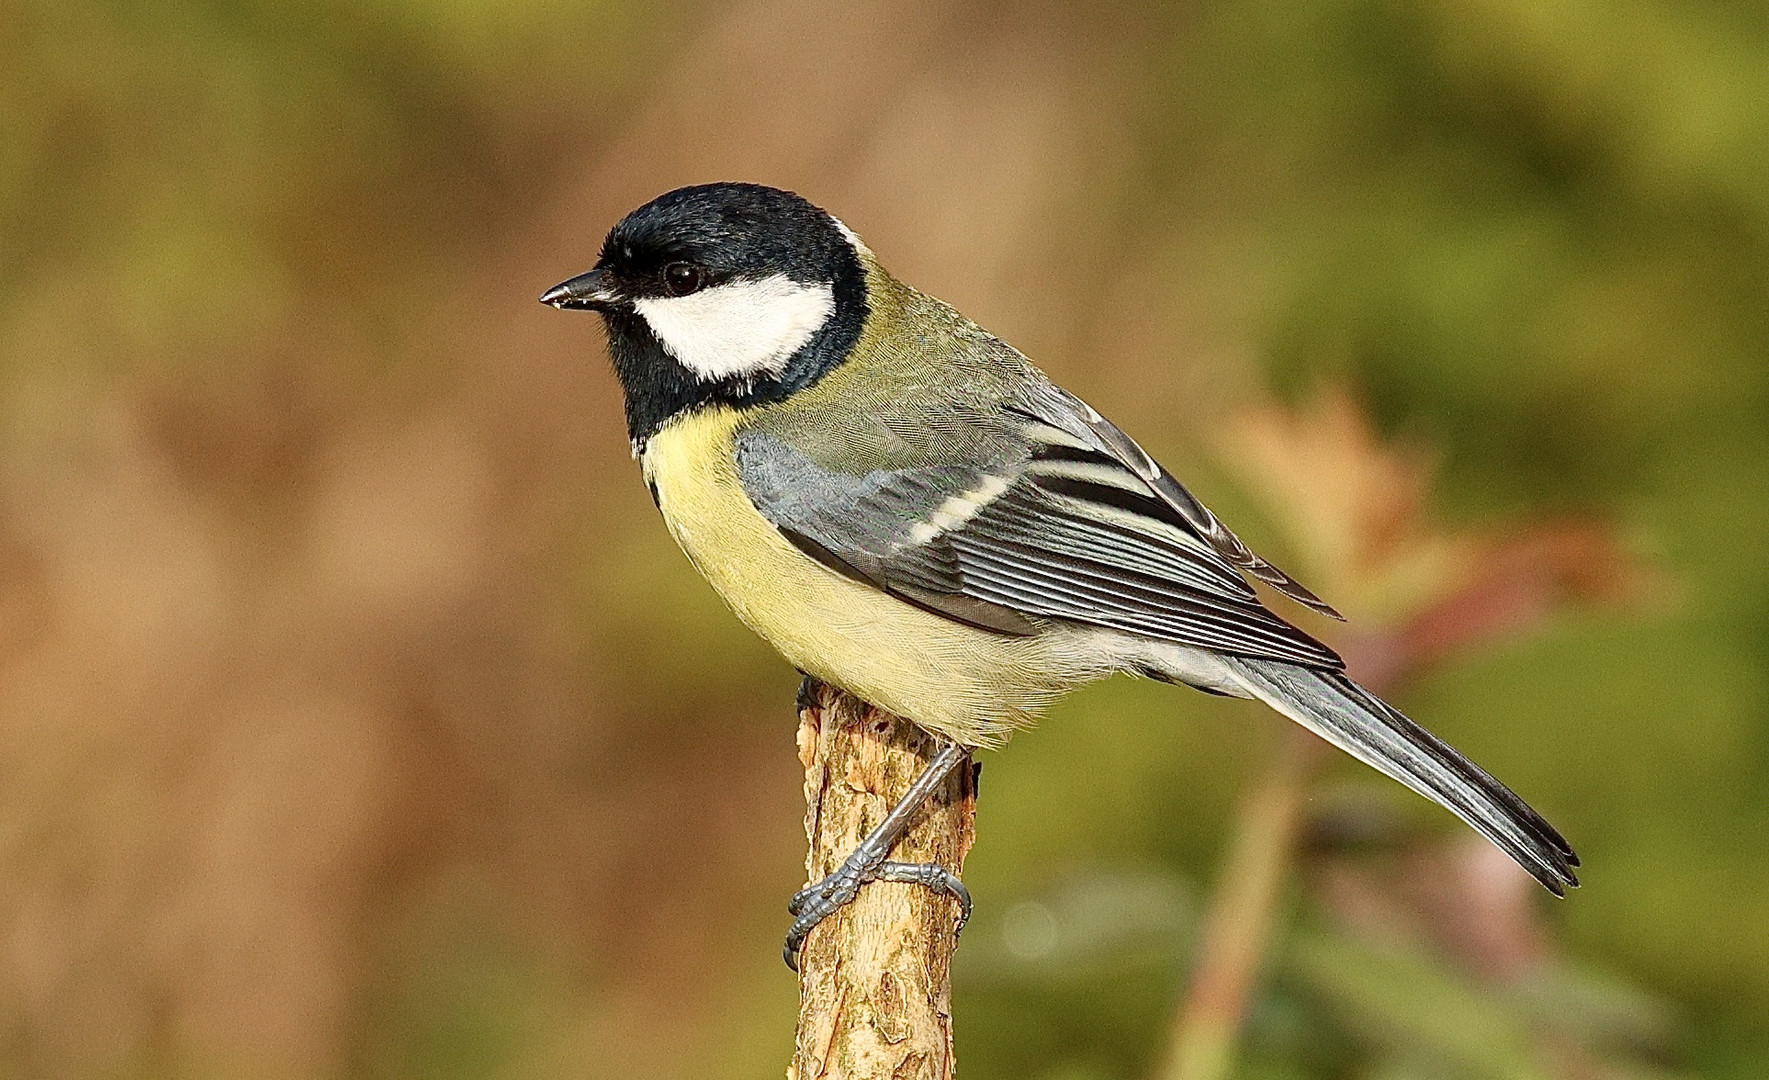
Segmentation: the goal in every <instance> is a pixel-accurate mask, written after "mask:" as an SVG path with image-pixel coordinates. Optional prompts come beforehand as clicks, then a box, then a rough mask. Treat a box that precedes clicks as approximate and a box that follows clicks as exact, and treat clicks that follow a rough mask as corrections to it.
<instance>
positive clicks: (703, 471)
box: [642, 407, 1106, 746]
mask: <svg viewBox="0 0 1769 1080" xmlns="http://www.w3.org/2000/svg"><path fill="white" fill-rule="evenodd" d="M737 423H738V417H737V414H736V413H735V412H733V411H732V410H730V409H728V408H723V407H719V408H713V409H708V410H705V411H701V412H696V413H693V414H689V415H685V416H682V417H678V418H677V419H676V420H674V421H672V422H671V423H670V424H669V426H667V427H665V428H664V429H663V430H662V431H660V432H658V433H657V434H656V435H654V436H652V438H651V440H650V442H649V443H648V444H647V445H646V449H645V454H644V457H643V459H642V463H643V465H644V469H645V478H646V480H647V481H648V482H649V483H650V484H651V485H652V487H653V489H654V490H655V491H656V493H657V502H658V507H659V509H661V510H662V511H663V517H664V521H665V522H667V523H668V525H669V529H670V532H671V533H672V534H673V535H674V536H675V538H676V542H677V543H678V544H680V545H681V546H682V550H683V551H685V552H687V554H688V558H689V559H690V560H692V561H693V563H694V566H695V567H696V568H697V569H698V570H699V571H700V572H701V574H702V575H704V576H705V577H706V579H707V580H708V581H709V582H711V583H712V586H713V588H714V589H716V590H718V592H719V595H720V596H722V597H724V599H725V602H726V603H728V604H729V605H731V608H732V610H734V611H735V612H736V613H737V616H738V617H739V618H741V619H742V620H743V621H744V622H745V623H747V624H748V625H749V626H750V628H751V629H753V630H755V631H756V633H758V634H760V635H762V637H763V638H765V639H767V641H768V642H769V643H770V644H772V645H773V646H774V647H775V648H776V649H778V650H779V651H780V652H781V654H782V655H784V656H785V657H786V659H787V660H789V661H791V663H792V664H793V665H794V666H795V667H797V668H799V669H800V670H802V671H805V672H808V673H809V674H811V675H815V676H817V677H818V678H820V679H823V680H825V681H828V682H830V683H833V684H835V685H837V686H840V687H842V688H844V689H846V690H849V691H851V692H853V693H854V694H857V695H859V696H860V697H862V698H864V699H865V700H867V701H870V702H872V703H873V704H875V705H878V706H880V707H882V708H885V709H889V710H890V711H892V712H895V713H897V714H899V715H901V716H905V717H908V718H909V719H911V720H914V721H915V722H916V723H918V724H920V725H922V726H923V727H925V728H928V729H929V730H931V731H935V732H938V733H939V734H941V735H944V736H946V737H947V738H950V739H954V740H957V741H958V742H961V743H964V744H966V745H971V746H977V745H987V744H990V743H996V742H999V741H1000V740H1001V739H1002V738H1003V737H1004V736H1005V735H1006V734H1007V733H1008V732H1009V731H1010V730H1011V729H1012V728H1014V727H1016V726H1019V725H1023V724H1025V723H1028V722H1029V721H1031V720H1032V719H1033V718H1034V716H1035V715H1036V714H1037V713H1038V712H1039V711H1040V710H1041V709H1042V708H1043V707H1044V706H1045V705H1047V704H1049V702H1050V700H1051V699H1052V698H1054V697H1055V696H1056V695H1058V694H1060V693H1061V692H1063V691H1064V690H1067V689H1068V688H1070V687H1071V686H1073V685H1075V684H1076V683H1079V682H1082V681H1085V680H1087V679H1089V678H1095V677H1098V676H1100V675H1103V674H1105V673H1106V671H1105V670H1104V669H1102V668H1101V666H1100V664H1099V662H1098V661H1097V660H1090V659H1089V658H1088V657H1087V656H1086V652H1087V650H1086V649H1085V647H1084V642H1083V641H1082V640H1080V639H1079V638H1078V636H1077V635H1075V634H1073V633H1071V632H1066V631H1053V632H1050V633H1045V634H1040V635H1038V636H1035V637H1008V636H1005V635H1001V634H995V633H991V632H989V631H985V630H978V629H976V628H974V627H970V626H965V625H963V624H961V623H956V622H953V621H951V620H949V619H945V618H941V617H940V616H938V615H934V614H931V613H929V612H926V611H923V610H922V609H920V608H917V607H913V606H911V605H909V604H906V603H904V602H902V601H900V600H897V599H895V598H893V597H891V596H888V595H886V594H885V593H883V592H881V591H879V590H877V589H874V588H872V587H871V586H868V585H864V584H861V583H859V582H856V581H853V580H850V579H849V578H846V577H843V576H842V575H840V574H838V573H836V572H834V571H832V570H830V569H828V568H827V567H825V566H823V565H822V564H821V563H819V562H817V561H816V560H814V559H812V558H810V557H809V556H807V555H805V554H804V553H803V552H801V551H800V550H799V549H798V548H796V547H794V546H793V545H792V543H791V542H790V541H788V540H787V539H786V538H785V537H784V536H782V535H781V534H780V532H779V530H777V529H775V528H774V526H773V525H772V524H771V523H770V522H769V521H768V520H767V519H766V518H764V517H762V515H761V514H760V513H759V512H758V511H757V510H756V508H755V505H754V504H753V503H751V502H750V500H749V496H748V495H747V494H745V492H744V490H743V485H742V482H741V481H740V480H739V479H738V476H737V468H736V465H735V464H734V461H733V455H732V441H733V436H734V434H735V431H736V428H737Z"/></svg>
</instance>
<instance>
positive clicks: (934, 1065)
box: [786, 684, 976, 1080]
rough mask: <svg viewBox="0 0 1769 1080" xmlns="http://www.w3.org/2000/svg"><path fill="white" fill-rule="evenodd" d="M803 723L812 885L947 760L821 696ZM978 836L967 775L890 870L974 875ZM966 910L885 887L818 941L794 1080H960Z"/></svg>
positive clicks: (928, 811) (900, 725)
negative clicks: (969, 859) (959, 986)
mask: <svg viewBox="0 0 1769 1080" xmlns="http://www.w3.org/2000/svg"><path fill="white" fill-rule="evenodd" d="M805 705H806V707H804V708H803V710H802V711H801V712H800V714H799V734H798V739H799V759H800V760H801V761H803V762H804V765H805V803H806V811H805V835H806V837H807V838H808V839H809V840H810V845H811V849H810V854H809V856H808V857H807V858H806V860H805V870H806V873H807V874H808V876H809V880H811V881H818V880H821V879H822V878H823V876H824V875H825V874H828V873H830V872H831V871H833V870H834V869H835V868H836V867H837V866H838V865H839V864H840V863H841V861H842V860H843V859H844V858H846V857H847V855H848V854H849V853H850V852H852V851H853V850H854V848H855V846H856V845H857V844H859V842H860V839H861V837H863V836H865V835H866V833H867V832H868V831H869V830H870V829H871V828H872V827H873V826H874V825H877V824H878V823H879V821H880V820H882V819H883V818H884V816H885V814H886V813H888V812H889V811H890V808H891V807H892V806H893V805H895V803H896V802H897V800H898V799H900V798H901V797H902V795H903V793H904V791H905V790H907V789H908V787H909V785H910V784H911V783H912V782H913V781H914V780H915V778H916V776H918V775H919V774H920V773H921V771H922V769H923V768H925V767H926V766H927V764H928V762H929V761H930V760H931V759H932V758H933V756H934V754H935V753H937V752H938V750H939V745H938V743H937V742H936V740H935V739H934V738H933V737H932V736H930V735H928V734H926V733H925V732H923V731H922V730H921V729H919V728H917V727H916V726H915V725H913V724H911V723H910V722H909V721H907V720H904V719H902V718H900V717H897V716H893V715H891V714H890V713H887V712H884V711H882V710H879V709H875V708H873V707H872V706H870V705H867V704H866V703H865V702H862V701H860V700H859V699H857V698H855V697H853V696H851V695H849V694H847V693H846V692H844V691H841V690H837V689H835V688H833V687H829V686H825V685H822V684H815V685H813V686H811V687H810V688H809V693H808V694H807V700H806V702H805ZM975 833H976V770H975V768H974V767H960V768H959V769H958V771H957V772H956V773H954V774H953V776H952V778H951V779H950V780H948V781H947V782H946V785H945V786H944V788H943V789H941V790H940V791H938V792H936V793H935V795H934V796H933V798H931V799H929V800H928V803H927V805H926V806H925V807H923V809H922V811H921V814H920V815H919V816H918V817H917V818H916V820H915V824H914V826H913V827H912V828H911V829H910V831H909V833H908V835H907V836H905V837H904V838H903V840H902V841H901V842H899V843H898V845H897V847H896V848H895V850H893V851H892V853H891V858H892V859H895V860H900V861H905V862H931V863H938V864H940V865H941V866H944V867H946V868H947V869H948V870H951V871H952V872H954V873H959V872H961V871H962V870H963V868H964V856H965V854H966V853H967V852H968V851H970V846H971V842H972V840H973V839H974V838H975ZM957 917H958V904H957V902H956V901H955V900H953V899H952V898H951V897H950V896H948V895H946V894H944V893H936V892H934V891H933V890H930V889H928V888H926V887H924V886H922V885H914V884H904V883H899V882H887V881H875V882H871V883H869V884H867V885H864V886H862V887H861V888H860V895H859V896H858V898H856V899H855V900H854V902H853V903H852V904H849V905H848V906H847V907H845V908H842V909H841V910H840V911H838V912H836V913H835V914H834V915H832V916H830V917H829V918H828V919H826V920H825V921H824V922H823V924H822V925H820V926H819V927H817V929H815V930H813V931H812V932H811V936H810V938H809V939H808V940H807V941H806V942H805V947H804V951H803V953H802V954H801V956H800V960H799V969H800V974H799V1021H798V1040H797V1047H796V1050H795V1051H794V1053H793V1059H792V1067H791V1068H790V1069H788V1070H787V1074H786V1075H787V1080H951V1076H952V982H951V970H950V967H951V962H952V949H953V946H954V944H955V943H956V935H955V934H954V932H953V928H954V925H955V924H956V920H957Z"/></svg>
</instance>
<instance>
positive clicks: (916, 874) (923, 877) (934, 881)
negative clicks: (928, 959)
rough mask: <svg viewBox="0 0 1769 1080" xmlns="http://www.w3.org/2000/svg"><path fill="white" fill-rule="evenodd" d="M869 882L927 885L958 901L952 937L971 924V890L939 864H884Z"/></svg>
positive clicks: (955, 875)
mask: <svg viewBox="0 0 1769 1080" xmlns="http://www.w3.org/2000/svg"><path fill="white" fill-rule="evenodd" d="M867 880H869V881H907V882H910V883H912V884H916V885H925V886H927V887H928V888H930V889H932V890H934V891H935V892H944V893H949V894H950V895H951V896H952V899H954V900H956V901H958V925H957V926H954V927H953V928H952V936H953V937H957V936H958V935H959V934H960V933H962V932H963V931H964V924H965V923H967V922H970V913H971V896H970V890H969V889H967V888H965V887H964V882H962V881H960V880H959V879H958V875H957V874H954V873H953V872H952V871H950V870H948V869H946V868H945V867H944V866H941V865H939V864H938V863H907V862H882V863H879V864H878V869H876V870H874V871H873V872H872V874H871V876H870V877H869V878H868V879H867Z"/></svg>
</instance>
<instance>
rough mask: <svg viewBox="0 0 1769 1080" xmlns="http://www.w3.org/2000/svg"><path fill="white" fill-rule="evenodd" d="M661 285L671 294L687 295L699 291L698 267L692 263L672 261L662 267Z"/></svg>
mask: <svg viewBox="0 0 1769 1080" xmlns="http://www.w3.org/2000/svg"><path fill="white" fill-rule="evenodd" d="M663 287H664V289H665V291H667V292H668V293H669V294H670V295H671V296H687V295H688V294H689V293H691V292H699V291H700V267H698V266H695V265H694V264H693V263H685V262H673V263H670V264H669V265H668V266H666V267H664V268H663Z"/></svg>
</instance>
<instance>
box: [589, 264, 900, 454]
mask: <svg viewBox="0 0 1769 1080" xmlns="http://www.w3.org/2000/svg"><path fill="white" fill-rule="evenodd" d="M833 262H834V266H833V267H832V269H833V271H834V275H833V282H832V286H833V293H834V301H835V303H834V307H833V309H832V310H831V311H830V314H829V319H828V320H827V321H826V322H825V323H824V324H823V326H822V327H821V328H820V329H818V331H817V332H816V333H815V334H813V335H812V336H811V340H809V341H807V342H805V344H804V345H802V346H800V347H799V350H798V351H797V352H795V353H793V354H792V355H791V356H790V357H788V358H787V360H786V364H785V365H784V366H783V367H782V368H781V370H780V373H779V374H778V375H774V374H760V375H745V376H733V377H730V378H726V379H720V380H716V381H713V380H707V379H705V378H702V377H701V376H699V375H696V374H695V373H694V372H693V371H690V370H689V369H688V368H686V367H683V366H682V365H681V364H680V363H678V362H677V361H676V358H675V357H673V356H671V355H670V354H669V351H668V350H666V349H665V348H664V347H663V343H662V342H660V341H658V340H657V337H656V335H654V334H653V333H652V332H651V326H650V324H648V323H647V322H646V321H645V319H644V317H643V316H641V315H639V314H638V313H637V312H636V311H633V310H630V309H623V310H617V311H607V312H603V313H602V320H603V322H604V323H605V324H606V325H607V327H608V353H609V356H610V358H611V359H613V361H614V373H615V375H616V376H618V377H619V378H620V384H621V387H622V388H623V389H624V390H625V391H626V412H627V434H628V436H629V437H630V438H631V439H632V441H633V447H634V449H635V450H637V451H642V450H643V449H644V446H645V443H646V441H647V440H649V439H650V438H651V436H653V435H655V434H657V432H658V431H659V429H661V428H662V427H663V426H664V425H665V424H666V423H668V422H669V421H670V420H672V419H674V418H675V417H676V416H679V415H681V414H682V413H685V412H691V411H693V410H696V409H701V408H705V407H707V406H710V405H730V406H732V407H734V408H739V409H742V408H746V407H751V406H755V405H766V404H769V403H771V402H775V401H782V400H784V399H786V398H787V397H788V396H790V395H792V394H795V393H797V392H798V391H800V390H803V389H804V388H806V387H808V386H812V385H814V384H815V383H816V382H817V381H818V380H819V379H821V378H823V376H824V375H827V374H828V373H829V372H831V371H833V370H834V369H836V368H837V367H839V366H841V364H842V363H843V362H844V361H846V360H847V358H848V354H849V352H851V351H852V350H853V348H854V343H855V342H857V341H859V340H860V331H861V328H862V327H863V326H864V325H865V322H866V316H867V312H868V310H869V308H868V305H867V301H866V271H865V268H864V267H862V266H861V265H860V258H859V256H858V255H857V254H855V252H854V250H853V249H852V248H851V247H849V246H847V245H846V244H843V245H842V246H841V248H840V249H839V250H838V251H837V252H836V253H835V255H834V259H833Z"/></svg>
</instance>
